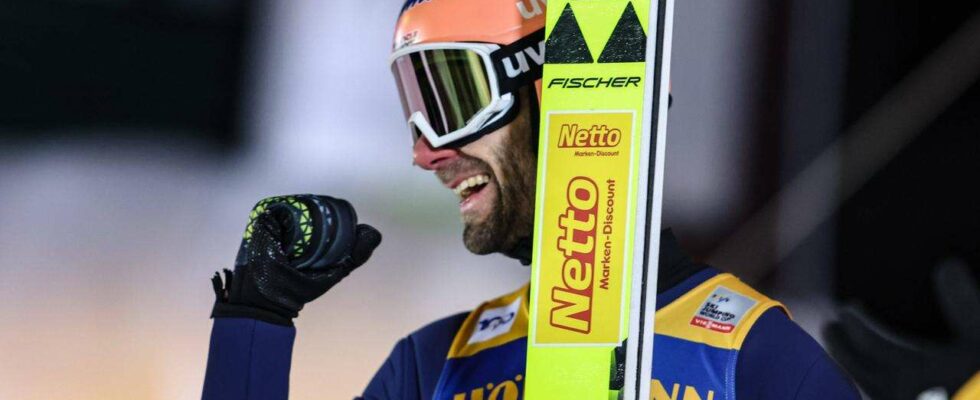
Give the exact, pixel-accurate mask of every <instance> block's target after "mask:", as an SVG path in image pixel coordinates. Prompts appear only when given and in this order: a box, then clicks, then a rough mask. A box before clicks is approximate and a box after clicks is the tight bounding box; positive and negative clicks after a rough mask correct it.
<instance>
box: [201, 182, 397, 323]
mask: <svg viewBox="0 0 980 400" xmlns="http://www.w3.org/2000/svg"><path fill="white" fill-rule="evenodd" d="M380 243H381V234H380V233H379V232H378V231H377V230H376V229H374V228H373V227H371V226H369V225H366V224H360V225H358V224H357V216H356V214H355V213H354V209H353V207H351V206H350V204H349V203H347V202H346V201H343V200H340V199H334V198H331V197H326V196H314V195H298V196H286V197H274V198H270V199H266V200H263V201H262V202H259V204H258V205H256V207H255V209H253V212H252V218H251V221H250V223H249V225H248V228H246V233H245V238H244V239H243V240H242V244H241V247H240V248H239V252H238V257H237V259H236V261H235V271H234V272H232V271H229V270H227V269H225V270H224V275H225V281H224V285H222V282H221V276H220V274H219V273H217V272H216V273H215V274H214V277H213V278H212V279H211V283H212V284H213V286H214V293H215V296H216V300H215V304H214V309H213V310H212V312H211V317H212V318H251V319H258V320H262V321H265V322H269V323H273V324H278V325H285V326H292V325H293V323H292V319H293V318H296V316H297V315H299V311H300V310H301V309H303V305H304V304H306V303H309V302H311V301H313V300H315V299H316V298H318V297H320V296H321V295H323V294H324V293H326V291H327V290H329V289H330V288H331V287H333V286H334V285H336V284H337V283H338V282H340V280H341V279H343V278H344V277H346V276H347V275H348V274H350V272H351V271H353V270H354V269H355V268H357V267H359V266H361V265H362V264H364V262H365V261H367V260H368V258H369V257H371V253H373V252H374V249H375V248H376V247H378V244H380Z"/></svg>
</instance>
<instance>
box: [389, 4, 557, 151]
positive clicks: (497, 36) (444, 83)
mask: <svg viewBox="0 0 980 400" xmlns="http://www.w3.org/2000/svg"><path fill="white" fill-rule="evenodd" d="M544 13H545V0H477V1H474V0H408V1H407V2H406V3H405V6H404V7H403V8H402V13H401V16H400V17H399V18H398V24H397V26H396V28H395V38H394V46H393V49H392V54H391V58H390V63H391V70H392V73H394V75H395V81H396V83H397V85H398V91H399V94H400V96H401V100H402V107H403V109H404V111H405V117H406V119H407V120H408V124H409V127H410V129H411V131H412V133H413V140H418V138H419V137H420V136H425V138H426V139H427V140H428V141H429V143H431V144H432V146H434V147H441V146H445V145H447V144H450V143H460V142H461V141H463V140H464V139H465V140H466V141H470V140H473V139H475V138H478V137H480V136H482V135H484V134H486V133H489V132H493V131H494V130H496V129H498V128H499V127H501V126H503V125H506V124H507V123H510V122H511V121H512V120H513V118H514V116H516V115H517V111H518V109H519V108H520V107H518V106H517V102H518V95H517V90H518V89H520V88H521V87H526V86H530V85H535V88H536V91H535V96H533V97H534V99H533V100H537V98H538V96H539V94H540V80H541V69H542V66H543V65H544V24H545V17H544ZM534 107H536V105H534Z"/></svg>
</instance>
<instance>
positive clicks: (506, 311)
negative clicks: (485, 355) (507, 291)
mask: <svg viewBox="0 0 980 400" xmlns="http://www.w3.org/2000/svg"><path fill="white" fill-rule="evenodd" d="M522 299H523V298H521V297H518V298H517V300H514V302H513V303H510V304H508V305H507V306H504V307H498V308H491V309H487V310H483V313H482V314H480V319H479V320H478V321H477V324H476V329H474V330H473V335H471V336H470V340H469V341H468V342H467V344H473V343H481V342H486V341H488V340H491V339H493V338H496V337H499V336H501V335H504V334H506V333H508V332H510V330H511V328H513V327H514V320H515V319H517V312H518V310H520V306H521V300H522Z"/></svg>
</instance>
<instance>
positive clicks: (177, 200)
mask: <svg viewBox="0 0 980 400" xmlns="http://www.w3.org/2000/svg"><path fill="white" fill-rule="evenodd" d="M400 8H401V1H400V0H383V1H377V0H375V1H312V0H297V1H288V2H287V1H278V2H273V1H262V0H238V1H234V0H156V1H140V2H135V1H123V0H44V1H40V0H5V1H3V2H2V4H0V321H2V323H0V354H2V356H0V399H68V398H71V399H132V398H139V399H193V398H197V397H199V396H200V390H201V385H202V382H203V377H204V367H205V361H206V356H207V346H208V337H209V332H210V328H211V321H210V320H209V319H208V314H209V312H210V308H211V304H212V302H213V294H212V293H211V288H210V284H209V282H208V279H209V277H210V276H211V274H212V273H213V271H215V270H217V269H220V268H223V267H229V266H230V265H231V263H232V261H233V258H234V254H235V252H236V250H237V247H238V242H239V240H240V238H241V232H242V230H243V229H244V226H245V222H246V218H247V213H248V210H249V209H250V208H251V206H252V205H253V204H254V203H255V202H256V201H257V200H259V199H260V198H263V197H266V196H269V195H273V194H283V193H308V192H313V193H323V194H330V195H334V196H338V197H343V198H347V199H349V200H351V202H352V203H353V204H355V205H356V206H357V209H358V213H359V216H360V219H361V220H362V221H364V222H369V223H372V224H374V225H375V226H377V227H378V228H379V229H380V230H381V231H382V232H383V233H384V235H385V241H384V243H383V244H382V246H381V247H380V248H379V250H378V252H377V253H376V255H375V257H374V258H373V259H372V261H371V262H370V263H369V264H368V265H366V266H365V267H363V268H362V269H360V270H358V271H356V272H355V273H354V274H353V275H351V276H350V277H349V278H348V279H347V280H345V281H344V282H343V284H341V285H339V286H338V287H336V288H334V289H333V290H331V291H330V292H329V293H328V294H327V295H325V296H324V297H323V298H322V299H321V300H319V301H317V302H315V303H313V304H311V305H309V306H308V307H307V308H306V309H305V310H304V311H303V313H302V318H300V319H299V320H298V323H297V326H298V329H299V333H298V337H297V342H296V350H295V353H294V358H293V372H292V398H295V399H349V398H351V397H352V395H354V394H358V393H360V391H361V389H362V388H363V386H364V385H365V384H366V383H367V381H368V380H369V379H370V377H371V376H372V375H373V373H374V371H375V369H376V368H377V367H378V366H379V365H380V364H381V362H382V360H383V359H384V358H385V357H386V356H387V353H388V352H389V351H390V349H391V347H392V346H393V345H394V343H395V341H396V340H397V339H399V338H400V337H402V336H404V335H406V334H408V333H409V332H411V331H413V330H414V329H416V328H418V327H420V326H422V325H423V324H425V323H427V322H430V321H432V320H434V319H437V318H439V317H442V316H446V315H449V314H451V313H455V312H458V311H463V310H466V309H470V308H472V307H474V306H475V305H477V304H479V303H480V302H481V301H482V300H485V299H488V298H490V297H494V296H496V295H498V294H502V293H505V292H508V291H511V290H513V289H514V288H516V287H518V286H520V285H521V284H523V283H524V282H525V281H526V280H527V276H528V270H527V269H526V268H525V267H522V266H520V265H519V264H518V263H516V262H514V261H512V260H509V259H506V258H504V257H501V256H488V257H476V256H472V255H470V254H469V253H467V252H466V250H465V249H464V248H463V246H462V245H461V240H460V235H461V227H460V223H459V219H458V216H457V214H458V211H457V207H456V202H457V201H456V199H455V197H454V196H455V195H453V194H452V193H451V192H450V191H448V190H444V189H442V188H441V187H440V186H439V185H438V183H437V181H436V179H435V178H434V177H432V176H431V174H428V173H425V172H423V171H421V170H418V169H415V168H412V167H411V156H410V139H409V134H408V131H407V129H406V127H405V121H404V119H403V118H402V114H401V111H400V109H399V107H400V105H399V103H398V99H397V94H396V91H395V88H394V84H393V79H392V78H391V76H390V72H389V69H388V66H387V57H388V51H389V49H390V35H391V31H392V28H393V25H394V21H395V18H396V17H397V13H398V11H399V10H400ZM978 12H980V3H976V2H964V3H955V4H954V3H948V4H943V6H942V7H939V6H937V5H935V3H932V2H927V1H925V0H918V1H900V2H895V1H884V0H871V1H867V0H862V1H845V0H830V1H821V2H806V1H755V0H753V1H748V0H746V1H738V2H734V1H733V2H717V1H705V0H697V1H678V2H677V5H676V17H675V36H674V38H675V39H674V40H675V42H674V54H673V78H672V83H673V96H674V103H673V108H672V109H671V113H670V119H669V138H668V145H667V152H668V156H667V157H668V158H667V170H666V172H667V178H666V182H665V204H664V209H665V215H664V218H665V222H664V225H665V226H669V227H672V228H673V229H674V231H675V233H676V235H677V236H678V237H679V239H680V241H681V243H682V245H683V246H684V247H685V248H686V249H687V250H688V251H689V252H690V253H691V254H693V255H694V256H695V258H697V259H699V260H703V261H708V262H711V263H712V264H713V265H716V266H718V267H720V268H721V269H724V270H729V271H733V272H735V273H737V274H739V275H740V276H742V277H743V279H744V280H746V281H748V282H749V283H751V284H754V285H756V287H757V288H759V289H761V290H762V291H763V292H765V293H767V294H769V295H771V296H774V297H776V298H778V299H780V300H782V301H784V302H785V303H787V304H788V306H789V307H790V309H791V310H792V311H793V312H794V315H795V317H796V319H797V321H799V322H800V323H801V325H803V327H804V328H806V329H807V330H808V331H809V332H810V333H811V334H813V335H814V336H817V337H818V339H820V338H819V332H820V327H821V326H822V325H823V324H824V323H826V322H827V321H828V320H829V319H831V318H833V317H834V315H835V313H836V311H835V306H836V304H840V303H843V302H859V303H862V304H865V305H866V306H867V307H868V308H869V309H870V310H871V312H872V313H873V314H874V315H875V316H876V317H878V318H881V319H882V320H884V321H886V322H887V323H888V324H890V325H892V326H894V327H898V328H902V329H905V330H909V331H913V332H915V333H917V334H919V335H921V336H923V337H932V338H941V337H942V336H943V335H946V334H948V332H947V329H946V327H945V325H944V324H943V322H942V320H941V319H940V317H939V316H938V311H937V305H936V302H935V301H934V300H933V293H932V289H931V286H930V283H929V276H930V273H931V270H932V268H933V267H934V265H935V264H936V263H937V262H939V261H940V260H942V259H944V258H947V257H950V256H958V257H961V258H963V259H965V260H967V261H968V262H970V263H971V264H972V265H973V268H976V266H977V265H978V253H977V244H978V242H980V201H978V200H977V196H976V194H975V188H976V186H977V183H978V182H980V179H978V172H977V171H980V136H978V132H980V85H978V83H977V82H978V80H977V78H978V75H980V54H978V53H980V49H978V47H980V45H978V43H980V19H978V18H980V15H978Z"/></svg>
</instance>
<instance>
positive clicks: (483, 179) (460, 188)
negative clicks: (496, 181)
mask: <svg viewBox="0 0 980 400" xmlns="http://www.w3.org/2000/svg"><path fill="white" fill-rule="evenodd" d="M489 182H490V177H489V176H487V175H477V176H471V177H469V178H467V179H464V180H463V181H462V182H460V183H459V185H456V187H455V188H453V192H454V193H456V195H458V196H463V195H464V194H468V192H469V189H471V188H473V187H475V186H478V185H483V184H486V183H489Z"/></svg>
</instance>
